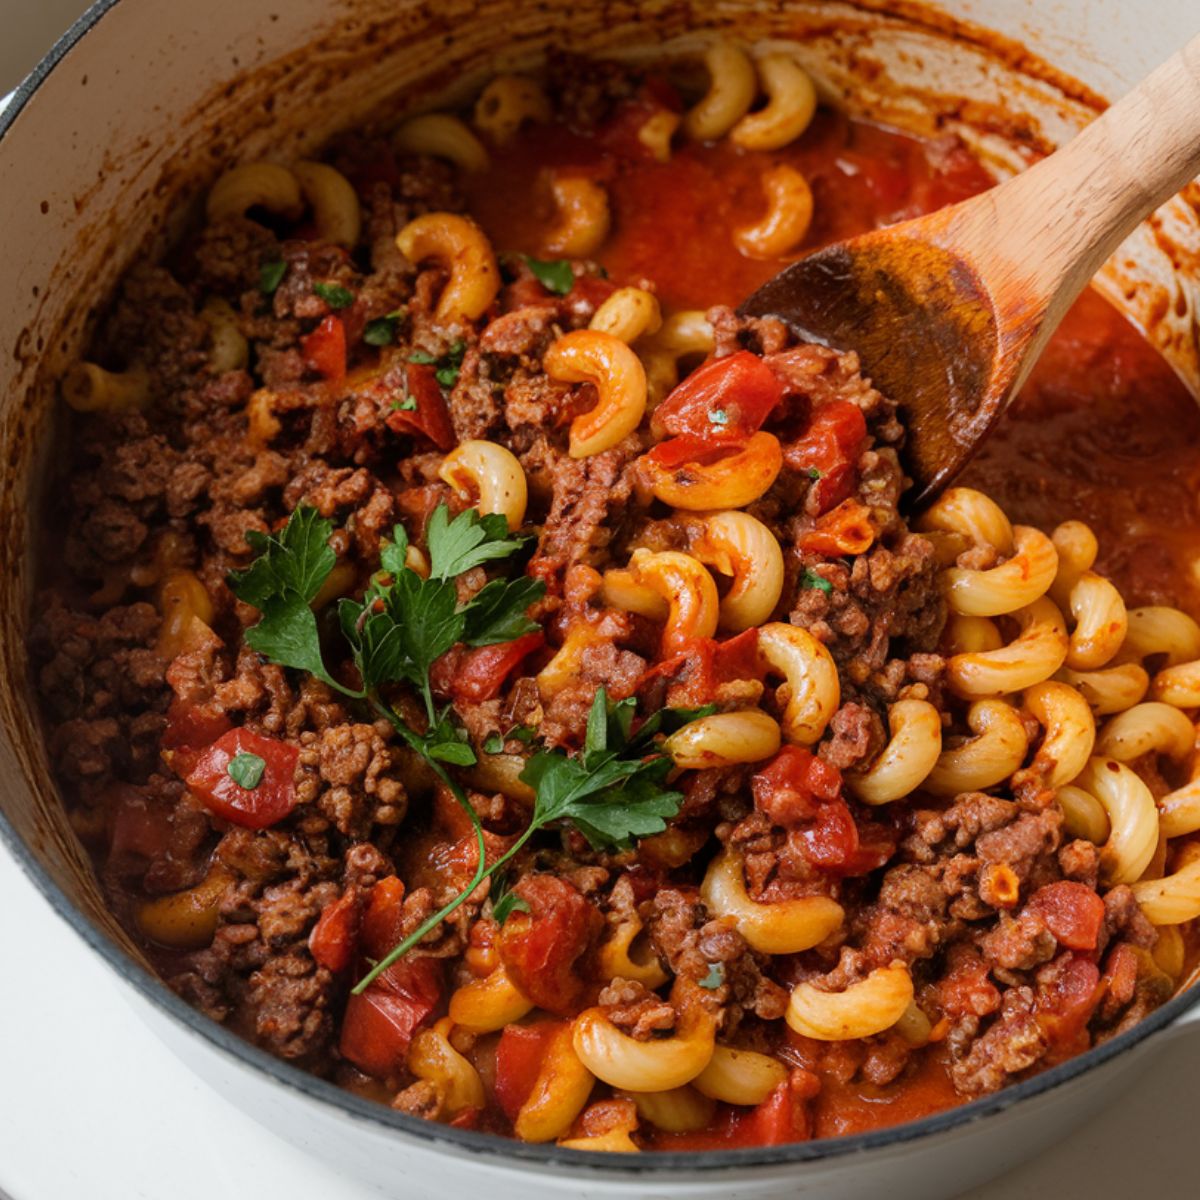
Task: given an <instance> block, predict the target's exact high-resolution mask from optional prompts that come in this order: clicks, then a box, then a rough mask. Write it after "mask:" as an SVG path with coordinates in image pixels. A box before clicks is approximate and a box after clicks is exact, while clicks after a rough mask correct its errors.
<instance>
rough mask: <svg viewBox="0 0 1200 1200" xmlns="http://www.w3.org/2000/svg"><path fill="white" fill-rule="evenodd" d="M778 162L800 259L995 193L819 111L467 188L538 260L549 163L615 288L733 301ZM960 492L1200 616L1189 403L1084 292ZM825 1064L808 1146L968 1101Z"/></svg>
mask: <svg viewBox="0 0 1200 1200" xmlns="http://www.w3.org/2000/svg"><path fill="white" fill-rule="evenodd" d="M777 163H787V164H789V165H791V166H794V167H796V168H798V169H799V170H800V171H802V172H803V173H804V175H805V176H806V178H807V179H808V181H809V183H810V186H811V187H812V190H813V194H814V218H813V222H812V226H811V228H810V230H809V233H808V236H807V238H806V240H805V242H804V244H803V246H802V247H801V249H800V253H806V252H808V251H811V250H814V249H817V248H819V247H820V246H822V245H825V244H827V243H829V242H831V241H836V240H838V239H841V238H845V237H850V236H853V235H854V234H857V233H861V232H864V231H866V230H868V229H872V228H877V227H879V226H881V225H886V224H891V223H893V222H895V221H899V220H903V219H905V218H908V217H912V216H917V215H919V214H921V213H924V212H928V211H930V210H932V209H935V208H938V207H941V206H942V205H945V204H948V203H953V202H955V201H957V200H961V199H965V198H966V197H968V196H970V195H973V194H975V193H977V192H979V191H982V190H984V189H985V188H987V187H988V186H989V185H990V183H991V180H990V177H989V176H988V175H987V174H986V172H985V171H984V170H983V169H982V167H980V166H979V164H978V163H977V162H975V160H974V159H972V158H971V156H970V155H969V154H968V153H967V151H966V150H965V149H964V148H963V147H962V146H961V145H959V144H957V143H956V142H954V141H951V140H947V141H945V142H934V143H931V142H923V141H919V140H917V139H914V138H911V137H908V136H906V135H904V134H901V133H899V132H896V131H894V130H889V129H884V128H880V127H878V126H874V125H870V124H866V123H863V122H859V121H854V120H851V119H849V118H847V117H846V116H844V115H842V114H838V113H834V112H829V111H825V110H822V111H821V112H820V113H819V114H818V116H817V118H816V119H815V120H814V122H813V124H812V126H811V127H810V128H809V130H808V131H807V133H805V135H804V136H803V137H802V138H800V139H799V140H798V141H797V142H795V143H794V144H792V145H791V146H788V147H787V148H785V149H783V150H780V151H778V152H775V153H772V154H765V155H764V154H745V153H743V152H740V151H739V150H737V149H736V148H734V147H732V146H731V145H730V144H729V143H728V142H727V141H722V142H720V143H718V144H716V145H696V144H691V143H688V144H682V145H679V146H678V147H677V148H676V149H675V150H674V151H673V153H672V157H671V160H670V161H669V162H667V163H658V162H654V161H651V160H649V159H646V158H631V157H620V158H619V157H617V156H615V155H613V154H612V153H611V152H609V151H607V150H605V149H604V148H602V147H601V146H600V145H599V144H598V143H597V141H596V140H595V139H593V138H589V137H584V136H581V135H579V134H577V133H574V132H571V131H570V130H568V129H566V128H565V127H563V126H561V125H557V124H556V125H549V126H536V127H529V128H526V129H525V130H523V131H522V132H521V134H520V135H519V136H518V137H517V138H516V139H515V140H514V141H513V143H512V144H511V145H510V146H509V147H506V150H505V152H504V153H503V154H500V155H497V156H496V161H495V163H494V165H493V166H492V168H491V169H490V170H489V171H487V172H486V173H484V174H482V175H480V176H477V177H475V179H474V180H473V181H472V182H471V184H470V185H469V199H470V208H471V211H472V213H473V214H474V215H475V216H476V218H477V219H478V220H479V221H480V222H481V224H482V225H483V226H484V228H485V229H486V231H487V233H488V234H489V236H490V237H491V239H492V241H493V244H494V245H495V246H496V247H497V249H498V250H500V251H505V250H508V251H517V252H522V253H527V254H533V255H540V254H542V253H543V247H542V245H541V238H542V236H543V235H544V232H545V230H546V229H547V227H548V225H549V224H550V223H551V220H552V217H553V213H552V206H551V203H550V198H549V191H548V188H547V187H545V186H544V172H545V171H547V170H548V169H557V170H564V171H568V172H571V173H579V174H586V175H588V176H590V177H592V178H595V179H597V180H600V181H602V182H603V183H604V184H605V187H606V190H607V191H608V195H609V203H610V212H611V216H612V232H611V234H610V236H609V238H608V240H607V241H606V242H605V244H604V246H603V247H602V249H601V251H600V252H599V254H598V255H597V257H598V259H599V261H600V262H601V264H602V265H603V266H604V268H605V269H606V270H607V271H608V273H609V275H610V277H611V278H612V280H613V282H614V283H616V284H617V285H622V284H632V283H637V282H639V281H640V280H642V279H648V280H652V281H653V282H654V284H655V285H656V290H657V294H658V296H659V299H660V301H661V303H662V305H663V308H664V310H665V311H667V312H671V311H676V310H679V309H707V308H708V307H709V306H711V305H714V304H728V305H733V306H736V305H737V304H739V303H740V302H741V301H742V300H743V299H745V298H746V297H747V296H748V295H749V294H750V293H751V292H753V291H754V290H755V289H756V288H757V287H758V286H760V285H761V284H762V283H764V282H765V281H766V280H767V279H769V278H771V276H773V275H774V274H776V273H777V272H778V271H779V270H781V269H782V268H783V267H784V266H785V265H786V261H787V260H783V259H774V260H755V259H751V258H746V257H744V256H743V255H741V254H740V253H739V252H738V250H737V249H736V247H735V245H734V242H733V240H732V236H731V234H732V231H733V230H735V229H737V228H739V227H741V226H745V225H750V224H753V223H754V222H756V221H757V220H758V219H759V218H760V217H761V215H762V212H763V209H764V207H765V204H764V200H763V194H762V182H761V180H762V175H763V173H764V172H765V171H766V170H767V169H769V168H770V167H771V166H773V165H775V164H777ZM531 191H532V192H533V194H534V199H533V200H532V201H531V198H530V197H531ZM962 482H964V483H968V484H970V485H972V486H974V487H978V488H980V489H981V490H983V491H985V492H987V493H988V494H989V495H991V496H993V497H995V498H996V499H997V500H998V501H999V502H1000V504H1001V505H1002V506H1003V507H1004V508H1005V510H1006V511H1007V512H1008V513H1009V514H1010V515H1011V516H1012V518H1013V519H1014V520H1015V521H1019V522H1025V523H1030V524H1035V525H1038V526H1040V527H1042V528H1045V529H1050V528H1052V527H1053V526H1054V525H1055V524H1057V523H1058V522H1060V521H1063V520H1067V519H1069V518H1079V519H1082V520H1085V521H1087V522H1088V523H1089V524H1090V525H1091V526H1092V528H1093V530H1094V531H1095V532H1096V534H1097V536H1098V538H1099V540H1100V547H1101V552H1100V559H1099V569H1100V570H1102V571H1103V572H1104V573H1106V574H1109V575H1111V576H1112V577H1113V579H1114V581H1115V582H1116V583H1117V585H1118V586H1119V587H1120V588H1121V590H1122V592H1123V593H1124V594H1125V595H1126V597H1127V599H1128V600H1129V602H1130V603H1131V604H1149V603H1157V604H1177V605H1180V606H1182V607H1184V608H1186V609H1190V610H1192V611H1196V610H1197V608H1200V408H1198V407H1197V405H1196V402H1195V401H1194V400H1193V399H1192V397H1191V396H1189V395H1188V393H1187V391H1186V389H1185V388H1184V387H1183V385H1182V384H1181V382H1180V381H1179V379H1178V378H1177V377H1176V376H1175V375H1174V373H1173V372H1172V370H1171V368H1170V367H1169V366H1168V365H1167V364H1166V362H1165V361H1164V360H1163V359H1162V358H1161V357H1160V356H1159V355H1158V353H1157V352H1156V351H1155V350H1154V349H1153V348H1152V347H1151V346H1150V345H1149V343H1148V342H1147V341H1146V340H1145V339H1144V338H1143V337H1142V335H1141V334H1140V333H1139V331H1138V330H1137V329H1136V328H1135V327H1134V326H1133V325H1132V324H1130V323H1129V322H1128V321H1127V320H1126V319H1125V318H1124V317H1123V316H1122V315H1121V314H1120V313H1118V312H1117V311H1116V310H1115V309H1114V308H1112V307H1111V306H1110V305H1109V304H1108V303H1107V302H1106V301H1105V300H1104V299H1103V298H1102V297H1101V296H1100V295H1099V294H1098V293H1096V292H1094V291H1091V290H1089V291H1087V292H1085V293H1084V295H1083V296H1081V297H1080V299H1079V300H1078V301H1077V303H1076V304H1075V305H1074V307H1073V308H1072V309H1071V311H1070V312H1069V313H1068V315H1067V317H1066V319H1065V320H1064V321H1063V323H1062V326H1061V327H1060V329H1059V330H1058V332H1057V333H1056V334H1055V336H1054V337H1053V338H1052V340H1051V342H1050V344H1049V346H1048V347H1047V349H1046V351H1045V354H1044V355H1043V358H1042V360H1041V362H1040V363H1039V365H1038V367H1037V369H1036V371H1035V372H1034V374H1033V376H1032V377H1031V379H1030V381H1029V382H1028V383H1027V384H1026V386H1025V389H1024V391H1023V392H1022V394H1021V396H1020V397H1019V398H1018V399H1017V401H1016V402H1015V403H1014V404H1013V406H1012V407H1011V409H1010V410H1009V412H1008V413H1007V414H1006V415H1005V417H1004V418H1003V419H1002V421H1001V423H1000V426H999V428H998V429H997V430H996V432H995V433H994V434H993V435H992V437H991V439H990V440H989V441H988V443H987V445H986V446H985V448H984V449H983V451H982V452H981V453H980V455H979V457H978V458H977V459H976V461H975V462H974V463H973V464H972V465H971V467H970V468H969V469H968V471H967V472H966V474H965V475H964V476H963V479H962ZM837 1053H839V1051H837V1050H836V1049H833V1048H830V1049H827V1050H822V1049H821V1048H819V1047H817V1046H816V1045H815V1044H811V1045H810V1047H809V1049H808V1050H807V1051H806V1052H805V1053H804V1054H802V1055H800V1057H798V1058H797V1059H796V1065H799V1066H805V1067H808V1068H809V1069H812V1070H815V1071H816V1072H817V1073H818V1074H819V1075H820V1077H821V1080H822V1086H821V1090H820V1093H819V1095H818V1096H817V1097H816V1098H815V1099H814V1100H813V1102H812V1121H813V1128H812V1131H811V1134H812V1136H814V1137H822V1138H823V1137H837V1136H841V1135H844V1134H851V1133H858V1132H862V1131H864V1130H869V1129H878V1128H881V1127H885V1126H889V1125H896V1124H900V1123H902V1122H905V1121H911V1120H915V1119H917V1118H920V1117H923V1116H927V1115H929V1114H931V1113H935V1112H939V1111H942V1110H944V1109H947V1108H950V1107H953V1106H954V1105H956V1104H958V1103H960V1102H961V1097H959V1096H958V1095H957V1094H956V1093H955V1091H954V1088H953V1085H952V1084H951V1082H950V1078H949V1075H948V1071H947V1055H946V1053H945V1051H943V1050H939V1049H936V1048H931V1049H930V1050H929V1051H927V1052H926V1053H924V1054H921V1055H917V1056H915V1057H914V1060H913V1062H912V1064H911V1065H910V1067H909V1068H908V1069H907V1070H906V1072H905V1073H904V1074H903V1075H902V1076H901V1077H900V1079H898V1080H897V1081H896V1082H894V1083H892V1084H889V1085H886V1086H883V1087H877V1086H874V1085H871V1084H868V1083H865V1082H861V1081H853V1082H844V1081H843V1080H842V1078H841V1077H840V1075H841V1073H839V1071H838V1070H837V1069H836V1067H834V1065H833V1064H832V1063H831V1062H829V1061H827V1060H828V1059H829V1057H830V1055H833V1056H836V1055H837ZM806 1058H807V1059H811V1061H802V1059H806ZM851 1074H852V1072H851ZM725 1116H726V1117H729V1118H730V1119H728V1120H725V1122H724V1124H722V1123H721V1119H720V1118H718V1120H717V1121H716V1122H715V1124H714V1126H713V1127H712V1129H711V1130H706V1131H703V1132H702V1133H699V1134H684V1135H671V1134H661V1133H660V1134H657V1135H655V1140H654V1145H655V1147H656V1148H658V1149H663V1150H668V1149H680V1150H682V1149H700V1148H708V1147H716V1146H719V1145H724V1146H729V1145H736V1144H741V1143H740V1142H739V1140H738V1138H739V1137H740V1132H739V1129H738V1127H737V1122H736V1121H735V1120H733V1117H732V1116H731V1115H730V1114H725Z"/></svg>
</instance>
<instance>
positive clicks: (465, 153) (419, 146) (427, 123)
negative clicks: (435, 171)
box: [392, 113, 489, 172]
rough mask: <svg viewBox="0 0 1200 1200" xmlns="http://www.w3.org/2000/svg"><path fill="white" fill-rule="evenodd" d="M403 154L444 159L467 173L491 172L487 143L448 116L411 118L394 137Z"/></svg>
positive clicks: (427, 114) (432, 115) (439, 114)
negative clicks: (484, 143)
mask: <svg viewBox="0 0 1200 1200" xmlns="http://www.w3.org/2000/svg"><path fill="white" fill-rule="evenodd" d="M392 145H393V146H394V147H395V149H396V150H397V151H398V152H399V153H401V154H419V155H427V156H428V157H430V158H444V159H446V160H447V161H448V162H452V163H454V165H455V166H456V167H461V168H462V169H463V170H464V171H470V172H480V171H486V170H487V169H488V164H489V159H488V152H487V150H485V149H484V146H483V143H482V142H481V141H480V140H479V139H478V138H477V137H476V136H475V135H474V134H473V133H472V132H471V130H470V129H469V128H468V127H467V126H466V124H464V123H463V122H462V121H460V120H459V119H458V118H457V117H452V116H450V115H448V114H447V113H422V114H421V115H420V116H418V117H410V118H409V119H408V120H407V121H405V122H404V124H403V125H401V126H400V128H399V129H397V130H396V133H395V135H394V137H393V138H392Z"/></svg>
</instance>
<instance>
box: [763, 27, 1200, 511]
mask: <svg viewBox="0 0 1200 1200" xmlns="http://www.w3.org/2000/svg"><path fill="white" fill-rule="evenodd" d="M1197 173H1200V36H1198V37H1196V38H1194V39H1193V40H1192V41H1191V42H1190V43H1189V44H1188V45H1187V46H1186V47H1185V48H1184V49H1183V50H1181V51H1180V52H1179V53H1178V54H1176V55H1174V56H1173V57H1172V58H1170V59H1168V61H1167V62H1166V63H1164V64H1163V65H1162V66H1161V67H1159V68H1158V69H1157V70H1156V71H1154V72H1153V73H1152V74H1151V75H1149V76H1148V77H1147V78H1146V79H1145V80H1143V81H1142V83H1140V84H1139V85H1138V86H1137V87H1136V88H1135V89H1134V90H1133V91H1132V92H1130V93H1129V94H1128V95H1127V96H1125V97H1124V98H1123V99H1122V100H1121V101H1119V102H1118V103H1117V104H1115V105H1113V106H1112V107H1111V108H1110V109H1108V110H1107V111H1106V112H1105V113H1104V114H1103V115H1102V116H1100V117H1098V118H1097V119H1096V120H1095V121H1093V122H1092V124H1091V125H1089V126H1088V127H1087V128H1086V129H1085V130H1084V131H1083V132H1082V133H1080V134H1079V135H1078V136H1077V137H1076V138H1075V139H1074V140H1073V141H1071V142H1070V143H1069V144H1068V145H1066V146H1064V147H1063V148H1062V149H1061V150H1059V151H1057V152H1056V153H1055V154H1052V155H1051V156H1050V157H1048V158H1046V159H1043V160H1042V161H1041V162H1039V163H1037V164H1036V165H1035V166H1033V167H1031V168H1030V169H1029V170H1028V171H1025V172H1023V173H1022V174H1019V175H1016V176H1014V177H1013V178H1012V179H1009V180H1007V181H1006V182H1004V183H1002V184H1000V186H998V187H996V188H993V189H992V190H991V191H988V192H984V193H982V194H981V195H979V196H975V197H972V198H971V199H970V200H966V201H964V202H962V203H961V204H955V205H951V206H949V207H947V208H943V209H940V210H939V211H938V212H935V213H931V214H929V215H928V216H925V217H920V218H918V219H917V220H913V221H905V222H903V223H901V224H898V225H893V226H890V227H888V228H886V229H880V230H875V231H873V232H871V233H867V234H864V235H863V236H861V237H857V238H853V239H851V240H850V241H847V242H839V243H836V244H834V245H832V246H827V247H826V248H825V249H823V250H819V251H817V252H816V253H815V254H810V255H808V256H807V257H806V258H803V259H801V260H800V261H799V262H796V263H793V264H792V265H791V266H790V267H788V268H787V269H786V270H784V271H782V272H780V274H778V275H777V276H775V278H774V279H772V280H770V281H769V282H768V283H766V284H764V285H763V286H762V287H761V288H759V290H758V291H757V292H755V293H754V295H753V296H751V297H750V298H749V299H748V300H747V301H746V302H745V304H743V305H742V307H741V310H740V311H741V313H742V314H743V315H745V316H752V317H764V316H776V317H779V318H780V319H782V320H783V321H785V322H786V323H787V324H788V325H789V326H791V328H792V329H793V330H795V331H796V332H797V333H798V334H799V335H800V336H801V337H803V338H805V339H806V340H809V341H814V342H819V343H821V344H822V345H826V346H831V347H833V348H834V349H837V350H853V351H856V352H857V353H858V356H859V359H860V360H861V363H862V367H863V372H864V374H866V375H867V376H869V377H870V379H871V380H872V382H873V383H874V384H875V386H876V387H877V388H878V389H879V390H880V391H881V392H883V393H884V395H886V396H889V397H890V398H891V399H893V400H895V401H896V402H897V403H898V405H899V407H900V415H901V418H902V419H903V421H904V422H905V425H906V428H907V430H908V438H907V442H906V445H905V451H904V466H905V470H906V471H907V473H908V474H909V476H910V477H911V478H912V480H913V489H912V491H911V492H910V494H909V497H908V499H909V501H910V503H911V504H912V505H913V506H914V507H920V506H921V505H923V504H925V503H927V502H928V501H929V500H931V499H932V498H933V497H934V496H935V495H936V494H937V493H938V492H939V491H940V490H941V489H942V488H943V487H945V486H946V484H948V483H949V482H950V481H951V480H952V479H953V478H954V477H955V476H956V475H957V474H958V473H959V471H961V470H962V469H963V467H964V466H966V464H967V462H968V461H969V460H970V459H971V457H972V455H973V454H974V453H975V451H976V450H978V448H979V446H980V445H981V444H982V442H983V440H984V438H986V437H987V435H988V433H989V432H990V430H991V429H992V427H993V426H994V425H995V423H996V421H997V420H998V419H999V417H1000V414H1001V413H1002V412H1003V411H1004V408H1005V406H1006V405H1007V404H1008V402H1009V400H1010V399H1011V398H1012V396H1013V395H1014V394H1015V393H1016V391H1017V390H1018V388H1020V386H1021V384H1022V383H1023V382H1024V381H1025V378H1026V377H1027V376H1028V374H1029V372H1030V370H1032V368H1033V365H1034V363H1035V362H1036V361H1037V357H1038V355H1039V354H1040V353H1041V351H1042V348H1043V347H1044V346H1045V344H1046V341H1047V339H1048V338H1049V337H1050V335H1051V333H1053V332H1054V329H1055V328H1056V327H1057V325H1058V323H1059V321H1060V320H1061V319H1062V317H1063V315H1064V314H1065V313H1066V311H1067V309H1068V308H1069V307H1070V305H1071V302H1072V301H1073V300H1074V299H1075V298H1076V296H1078V295H1079V293H1080V292H1081V291H1082V290H1083V288H1084V287H1085V286H1086V284H1087V282H1088V281H1089V280H1090V279H1091V278H1092V276H1093V275H1094V274H1095V272H1096V270H1097V269H1098V268H1099V267H1100V265H1101V264H1102V263H1103V262H1104V260H1105V259H1106V258H1108V256H1109V255H1110V254H1111V253H1112V252H1113V251H1114V250H1115V249H1116V247H1117V246H1118V245H1119V243H1120V242H1121V241H1122V240H1123V239H1124V238H1125V237H1126V236H1127V235H1128V234H1129V233H1130V232H1131V231H1132V230H1133V229H1134V227H1135V226H1136V225H1137V224H1138V223H1139V222H1140V221H1141V220H1143V219H1144V218H1145V217H1146V216H1148V215H1149V214H1150V213H1151V212H1153V210H1154V209H1155V208H1157V207H1158V206H1159V205H1160V204H1161V203H1163V201H1164V200H1166V199H1167V198H1168V197H1169V196H1171V195H1172V194H1174V193H1175V192H1176V191H1178V190H1179V188H1180V187H1182V186H1183V185H1184V184H1185V183H1186V182H1187V181H1188V180H1190V179H1192V178H1194V177H1195V176H1196V175H1197Z"/></svg>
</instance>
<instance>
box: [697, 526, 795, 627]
mask: <svg viewBox="0 0 1200 1200" xmlns="http://www.w3.org/2000/svg"><path fill="white" fill-rule="evenodd" d="M691 543H692V544H691V551H692V553H693V554H694V555H695V556H696V557H697V558H698V559H699V560H700V561H701V562H702V563H704V564H705V565H706V566H709V567H715V568H716V569H717V570H718V571H720V572H721V574H722V575H729V576H732V577H733V584H732V585H731V587H730V588H729V590H728V591H727V592H726V593H725V596H724V598H723V599H722V600H721V617H720V623H721V625H722V626H724V628H726V629H729V630H731V631H732V632H734V633H740V632H741V631H742V630H744V629H751V628H753V627H755V626H758V625H761V624H763V622H765V621H767V620H769V619H770V616H771V614H772V613H773V612H774V611H775V607H776V605H777V604H778V603H779V597H780V596H781V595H782V594H783V551H782V550H781V549H780V547H779V541H778V539H777V538H776V537H775V535H774V534H773V533H772V532H771V531H770V530H769V529H768V528H767V527H766V526H765V525H764V524H763V523H762V522H761V521H760V520H758V518H757V517H752V516H751V515H750V514H749V513H744V512H737V511H733V512H721V513H713V514H712V515H711V516H709V517H705V518H703V523H702V524H701V526H700V528H699V532H698V533H697V534H696V535H695V536H694V537H693V538H692V539H691Z"/></svg>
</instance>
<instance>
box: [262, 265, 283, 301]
mask: <svg viewBox="0 0 1200 1200" xmlns="http://www.w3.org/2000/svg"><path fill="white" fill-rule="evenodd" d="M286 274H287V263H285V262H284V261H283V260H282V259H280V260H279V261H278V262H268V263H263V265H262V266H261V267H260V268H259V270H258V290H259V291H260V292H262V294H263V295H264V296H273V295H274V294H275V289H276V288H277V287H279V285H280V284H281V283H282V282H283V277H284V276H285V275H286Z"/></svg>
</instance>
